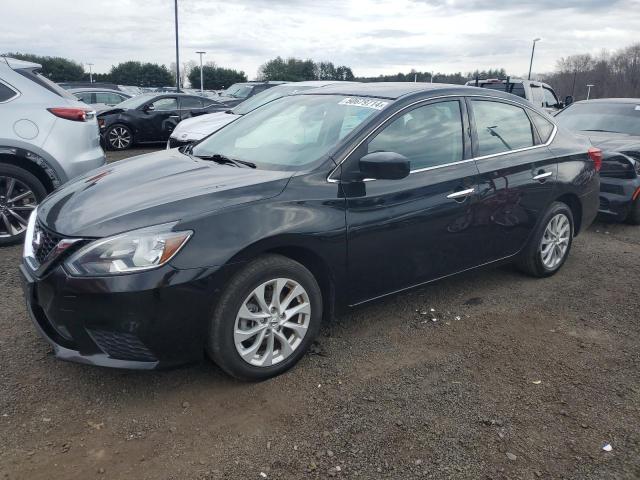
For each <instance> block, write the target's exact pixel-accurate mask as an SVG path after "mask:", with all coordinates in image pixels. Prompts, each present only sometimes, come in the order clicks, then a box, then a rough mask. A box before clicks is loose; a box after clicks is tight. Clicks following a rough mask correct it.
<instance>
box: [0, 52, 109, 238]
mask: <svg viewBox="0 0 640 480" xmlns="http://www.w3.org/2000/svg"><path fill="white" fill-rule="evenodd" d="M41 68H42V67H41V66H40V65H39V64H36V63H31V62H26V61H22V60H16V59H13V58H7V57H1V58H0V245H9V244H14V243H18V242H20V241H21V240H22V238H23V237H24V234H25V231H26V229H27V221H28V219H29V215H30V214H31V212H32V211H33V210H34V209H35V208H36V206H37V205H38V204H39V203H40V202H41V201H42V200H43V199H44V198H45V197H46V196H47V194H49V193H51V192H52V191H53V190H55V189H56V188H58V187H59V186H60V185H62V184H63V183H65V182H67V181H68V180H70V179H72V178H74V177H76V176H78V175H81V174H83V173H85V172H88V171H89V170H92V169H94V168H97V167H100V166H102V165H104V164H105V161H106V160H105V155H104V151H103V150H102V148H101V147H100V136H99V133H98V124H97V122H96V115H95V112H94V111H93V109H92V108H90V107H89V106H88V105H86V104H84V103H82V102H80V101H79V100H78V99H77V98H76V97H74V96H73V95H71V94H70V93H68V92H67V91H66V90H64V89H63V88H61V87H59V86H58V85H57V84H55V83H53V82H52V81H50V80H49V79H48V78H47V77H45V76H44V75H41V74H40V73H39V72H40V69H41Z"/></svg>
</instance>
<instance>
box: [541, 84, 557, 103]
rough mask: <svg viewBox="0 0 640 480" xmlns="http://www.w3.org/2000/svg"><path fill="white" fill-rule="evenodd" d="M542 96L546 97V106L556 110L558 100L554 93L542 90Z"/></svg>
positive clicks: (546, 89)
mask: <svg viewBox="0 0 640 480" xmlns="http://www.w3.org/2000/svg"><path fill="white" fill-rule="evenodd" d="M542 94H543V95H544V106H545V107H547V108H554V107H555V106H557V105H558V99H557V98H556V96H555V95H554V93H553V92H552V91H551V90H549V89H548V88H544V87H543V88H542Z"/></svg>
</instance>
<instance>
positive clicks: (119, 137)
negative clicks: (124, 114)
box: [105, 124, 133, 150]
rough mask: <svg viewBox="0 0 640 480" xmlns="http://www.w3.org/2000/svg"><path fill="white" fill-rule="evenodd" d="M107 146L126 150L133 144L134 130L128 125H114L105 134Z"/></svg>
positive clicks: (112, 148)
mask: <svg viewBox="0 0 640 480" xmlns="http://www.w3.org/2000/svg"><path fill="white" fill-rule="evenodd" d="M105 137H106V138H105V139H106V142H107V146H108V147H109V148H110V149H111V150H126V149H127V148H130V147H131V146H132V145H133V132H132V131H131V129H130V128H129V127H127V126H126V125H121V124H117V125H113V126H111V127H109V129H108V130H107V133H106V135H105Z"/></svg>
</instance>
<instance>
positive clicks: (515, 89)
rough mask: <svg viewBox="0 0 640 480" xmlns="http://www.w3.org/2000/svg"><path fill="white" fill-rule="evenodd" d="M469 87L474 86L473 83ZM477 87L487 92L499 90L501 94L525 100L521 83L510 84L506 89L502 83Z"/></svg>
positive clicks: (484, 84) (483, 84)
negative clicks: (487, 90)
mask: <svg viewBox="0 0 640 480" xmlns="http://www.w3.org/2000/svg"><path fill="white" fill-rule="evenodd" d="M471 86H475V83H472V84H471ZM478 86H479V87H482V88H488V89H489V90H499V91H501V92H507V93H512V94H514V95H517V96H519V97H522V98H527V97H526V95H525V93H524V85H522V84H521V83H510V84H509V86H508V87H507V86H506V85H505V84H504V83H482V82H480V83H479V84H478Z"/></svg>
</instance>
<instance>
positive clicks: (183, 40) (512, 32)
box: [0, 0, 640, 78]
mask: <svg viewBox="0 0 640 480" xmlns="http://www.w3.org/2000/svg"><path fill="white" fill-rule="evenodd" d="M178 4H179V17H180V18H179V20H180V59H181V63H182V62H184V61H187V60H197V58H198V56H197V55H196V54H195V51H196V50H206V51H207V55H206V57H205V59H206V60H208V61H211V60H213V61H215V62H216V63H217V64H218V65H220V66H225V67H231V68H236V69H241V70H244V71H245V72H246V73H247V75H248V76H249V77H251V78H253V77H255V75H256V73H257V70H258V67H259V66H260V65H261V64H262V63H264V61H265V60H267V59H270V58H273V57H276V56H278V55H280V56H282V57H289V56H294V57H297V58H311V59H313V60H316V61H320V60H330V61H332V62H333V63H334V64H336V65H338V64H344V65H348V66H350V67H351V68H352V69H353V72H354V74H355V75H356V76H363V75H378V74H381V73H397V72H399V71H403V72H407V71H409V70H410V69H412V68H415V69H416V70H434V71H437V72H438V71H439V72H446V73H451V72H458V71H462V72H463V73H466V72H468V71H472V70H475V69H476V68H477V69H486V68H491V67H504V68H506V69H507V71H509V72H510V73H511V74H517V75H519V74H522V73H525V72H526V71H527V69H528V64H529V55H530V53H531V40H532V39H533V38H535V37H542V41H541V42H540V43H538V45H537V47H536V57H535V61H534V71H538V72H544V71H550V70H552V69H553V68H554V66H555V62H556V60H557V59H558V58H560V57H563V56H567V55H571V54H576V53H586V52H590V53H594V54H597V53H599V52H600V51H601V50H602V49H607V50H614V49H617V48H620V47H624V46H626V45H628V44H630V43H632V42H634V41H638V40H639V36H638V27H639V26H640V0H620V1H616V0H609V1H605V0H581V1H580V0H524V1H518V0H513V1H509V0H446V1H440V0H351V1H347V0H344V1H340V0H228V1H217V0H179V2H178ZM1 24H2V27H1V28H0V51H19V52H28V53H36V54H41V55H54V56H62V57H68V58H71V59H73V60H76V61H78V62H80V63H87V62H93V63H94V64H95V66H94V67H93V68H94V71H99V72H107V71H108V70H109V69H110V67H111V65H113V64H117V63H119V62H122V61H125V60H141V61H151V62H157V63H163V64H166V65H167V66H168V65H169V64H170V63H171V62H172V61H174V60H175V44H174V30H173V28H174V23H173V0H137V1H136V0H102V1H100V0H99V1H94V0H84V1H83V0H17V1H16V0H13V1H8V0H7V1H5V2H3V6H2V20H1Z"/></svg>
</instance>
